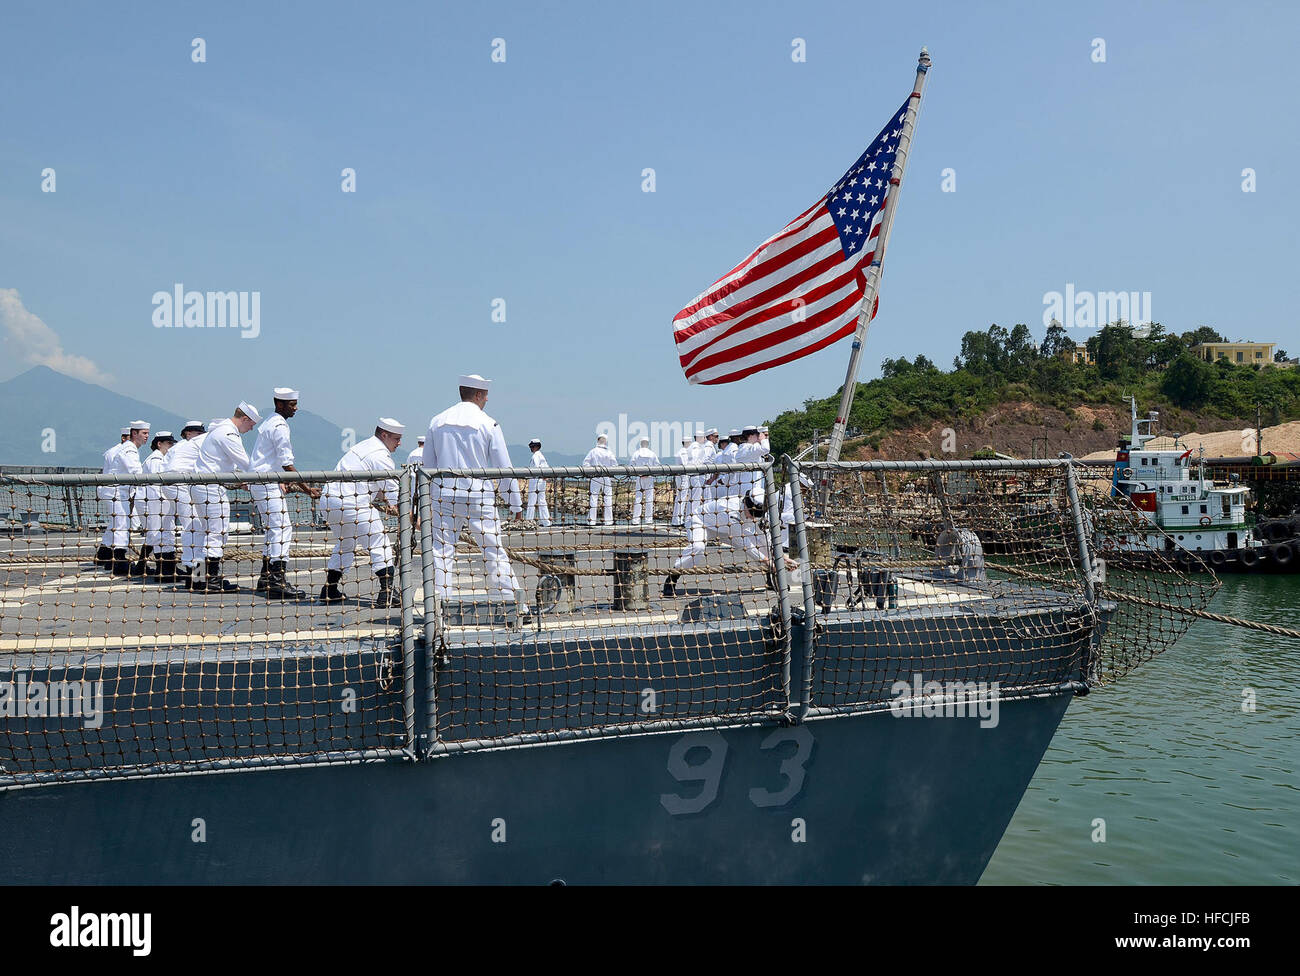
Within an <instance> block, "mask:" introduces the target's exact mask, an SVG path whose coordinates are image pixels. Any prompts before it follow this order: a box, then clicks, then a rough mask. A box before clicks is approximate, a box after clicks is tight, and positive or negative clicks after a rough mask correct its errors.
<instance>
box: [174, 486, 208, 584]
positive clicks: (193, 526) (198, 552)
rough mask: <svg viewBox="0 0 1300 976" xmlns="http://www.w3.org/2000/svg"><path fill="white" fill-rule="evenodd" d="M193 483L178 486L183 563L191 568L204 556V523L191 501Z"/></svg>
mask: <svg viewBox="0 0 1300 976" xmlns="http://www.w3.org/2000/svg"><path fill="white" fill-rule="evenodd" d="M191 490H192V486H191V485H177V486H176V524H177V525H179V526H180V529H181V565H182V566H189V567H190V568H191V569H192V568H193V567H195V566H197V565H198V562H199V560H200V559H202V558H203V525H202V523H201V522H199V518H198V512H197V511H195V509H194V502H193V501H191V497H190V491H191Z"/></svg>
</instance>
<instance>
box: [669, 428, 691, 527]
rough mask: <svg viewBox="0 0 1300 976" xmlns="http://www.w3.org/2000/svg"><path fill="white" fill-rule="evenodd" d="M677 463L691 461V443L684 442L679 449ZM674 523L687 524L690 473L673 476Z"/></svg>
mask: <svg viewBox="0 0 1300 976" xmlns="http://www.w3.org/2000/svg"><path fill="white" fill-rule="evenodd" d="M677 463H678V464H681V465H682V466H683V467H685V466H686V465H688V464H690V463H691V448H690V445H689V444H683V445H682V446H681V448H679V449H678V451H677ZM673 488H674V489H675V490H674V492H673V522H672V524H673V525H685V524H686V516H687V514H688V513H687V511H686V509H687V506H688V504H689V502H690V491H691V478H690V475H685V474H679V475H675V476H674V477H673Z"/></svg>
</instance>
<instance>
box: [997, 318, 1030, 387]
mask: <svg viewBox="0 0 1300 976" xmlns="http://www.w3.org/2000/svg"><path fill="white" fill-rule="evenodd" d="M1005 348H1006V367H1007V370H1008V372H1009V373H1010V374H1011V376H1012V378H1013V379H1024V377H1025V375H1026V374H1027V373H1028V372H1029V367H1030V366H1031V365H1032V364H1033V362H1034V359H1035V358H1036V357H1037V350H1035V349H1034V337H1033V335H1032V334H1031V333H1030V331H1029V326H1027V325H1025V324H1024V323H1020V324H1017V325H1016V326H1014V327H1013V328H1012V329H1011V334H1010V335H1009V336H1007V341H1006V346H1005Z"/></svg>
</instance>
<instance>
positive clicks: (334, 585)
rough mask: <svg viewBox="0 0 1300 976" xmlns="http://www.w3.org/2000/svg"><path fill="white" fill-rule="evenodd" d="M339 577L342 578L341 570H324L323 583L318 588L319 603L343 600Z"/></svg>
mask: <svg viewBox="0 0 1300 976" xmlns="http://www.w3.org/2000/svg"><path fill="white" fill-rule="evenodd" d="M341 579H343V571H342V570H339V569H329V570H326V571H325V585H324V586H322V587H321V588H320V601H321V603H342V602H343V601H344V599H345V596H344V594H343V591H342V590H340V589H339V581H340V580H341Z"/></svg>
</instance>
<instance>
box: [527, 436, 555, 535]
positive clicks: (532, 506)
mask: <svg viewBox="0 0 1300 976" xmlns="http://www.w3.org/2000/svg"><path fill="white" fill-rule="evenodd" d="M528 466H529V467H530V468H548V467H550V465H549V464H547V463H546V455H545V454H543V453H542V452H541V451H540V450H537V451H533V457H532V460H531V461H530V462H529V464H528ZM534 510H536V512H537V520H538V522H540V523H541V524H542V525H550V524H551V510H550V508H548V507H547V505H546V479H545V478H529V479H528V510H527V511H526V512H524V518H528V519H530V518H532V517H533V511H534Z"/></svg>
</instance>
